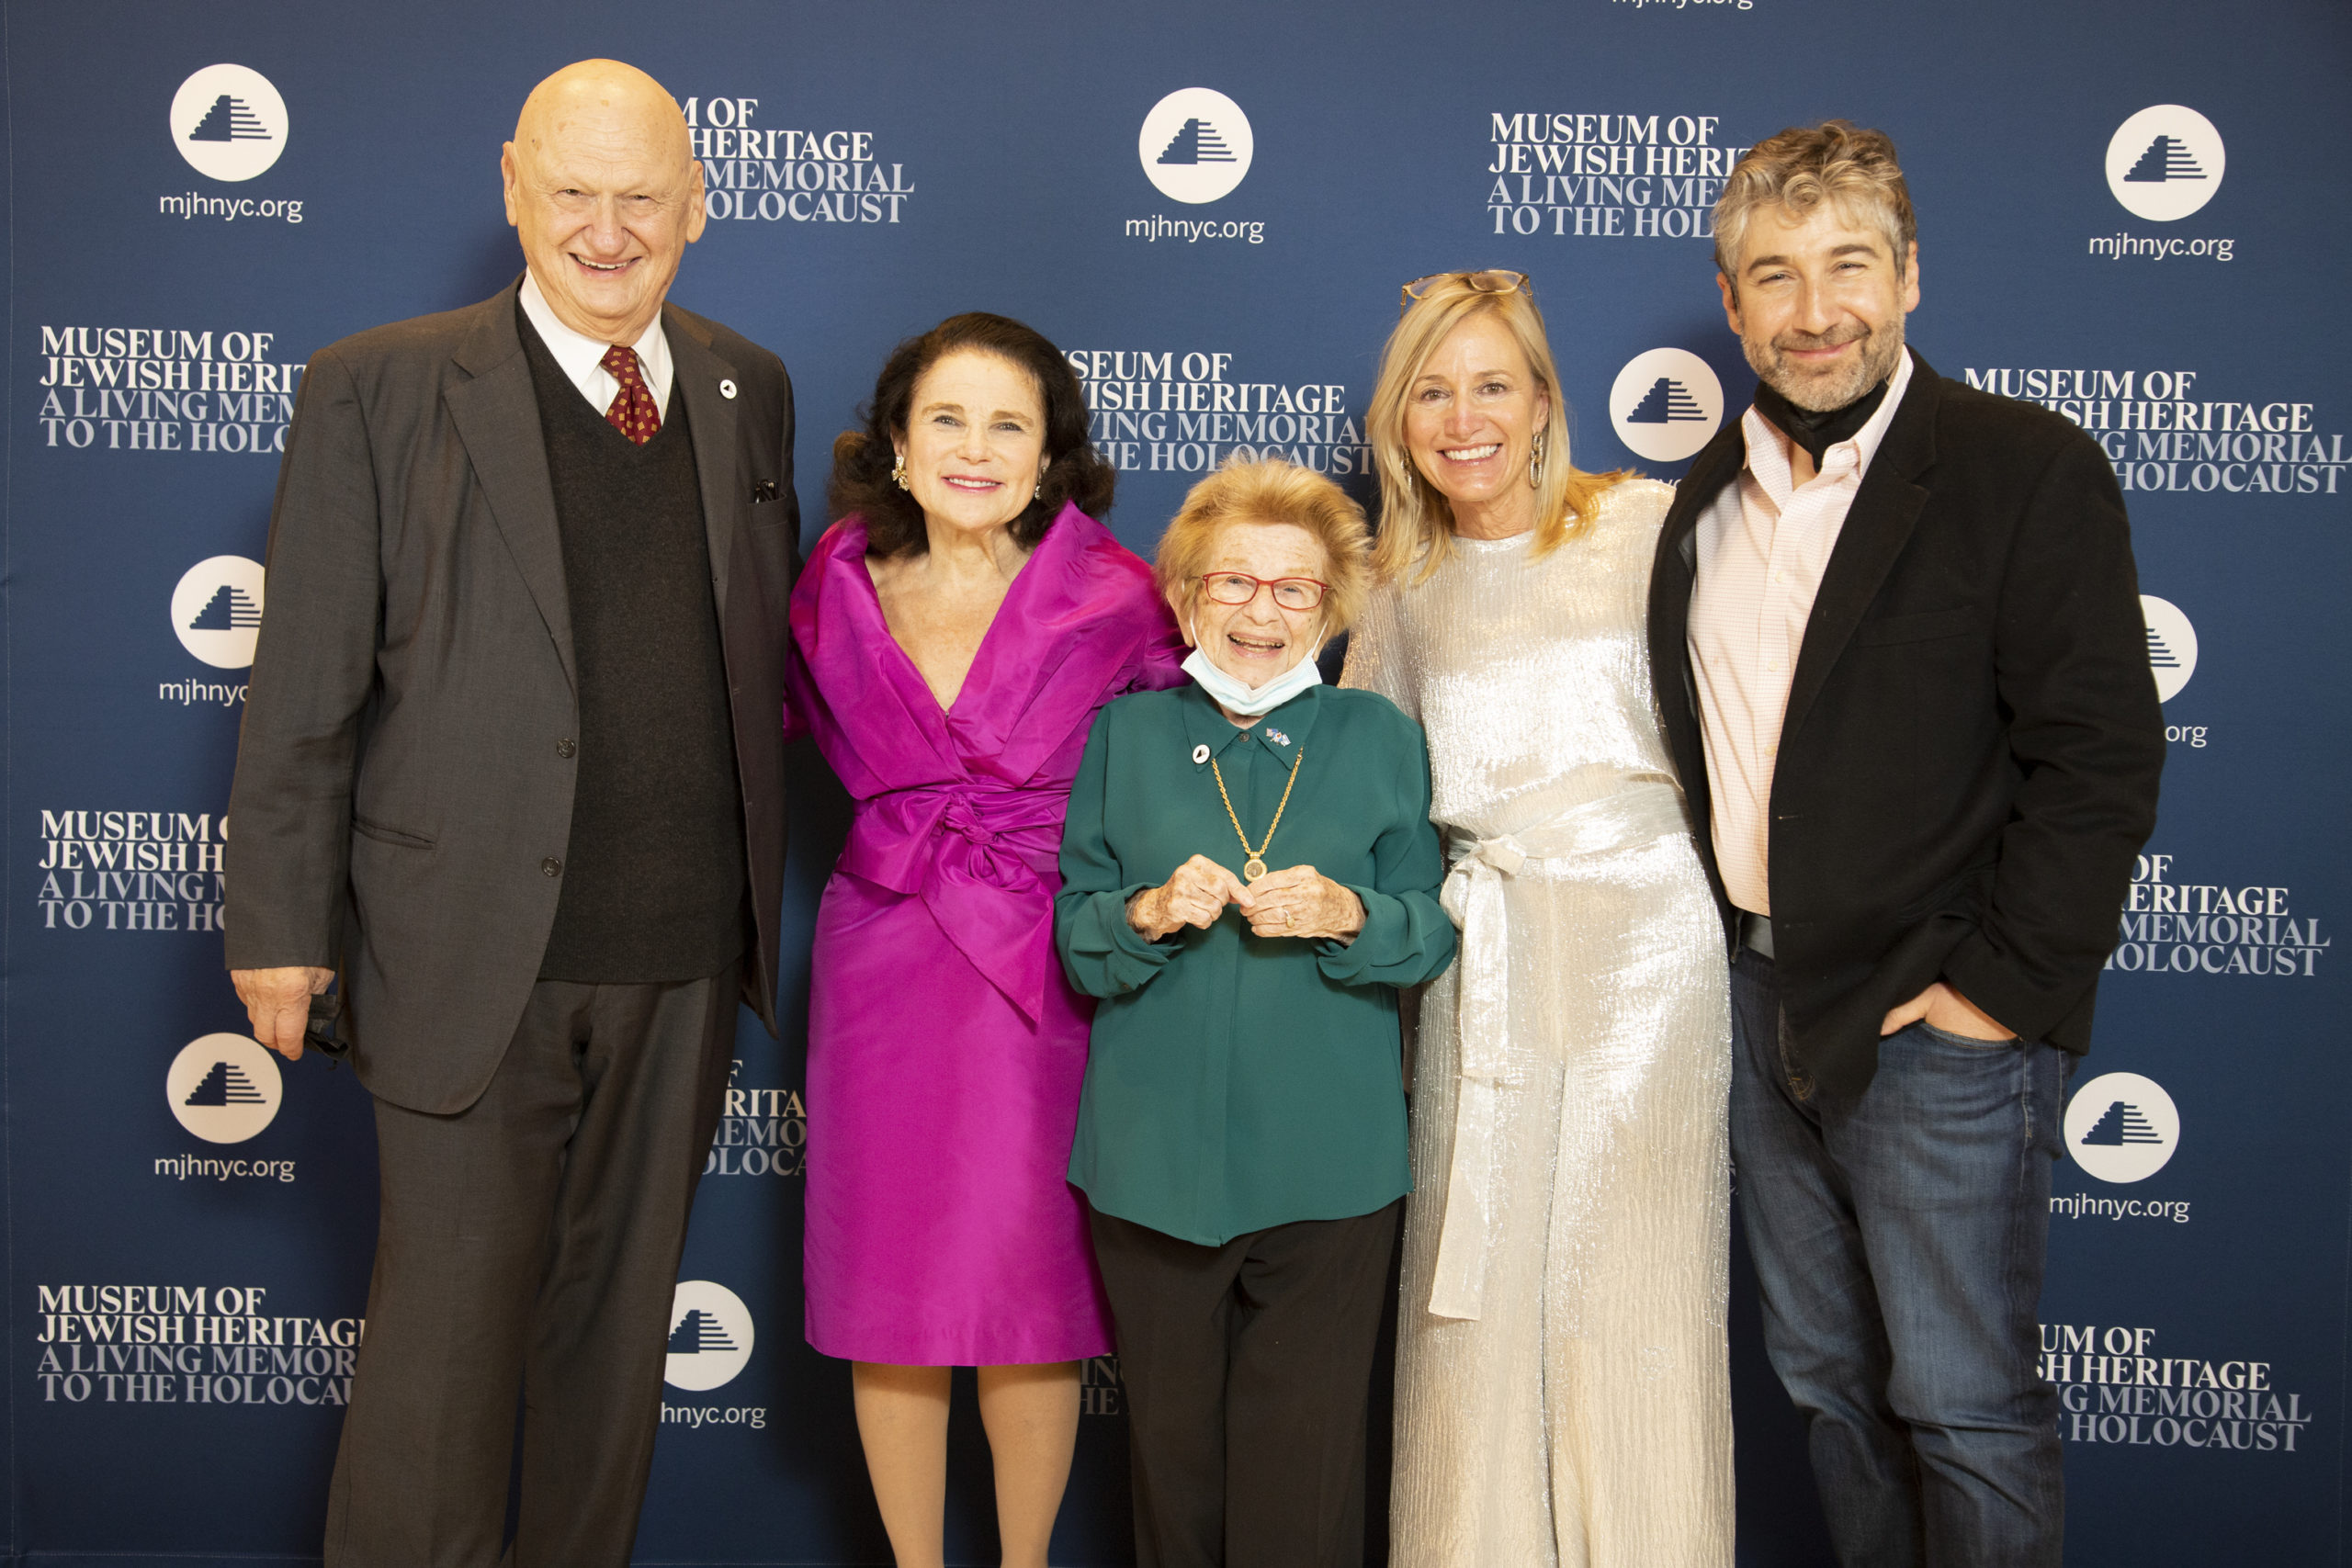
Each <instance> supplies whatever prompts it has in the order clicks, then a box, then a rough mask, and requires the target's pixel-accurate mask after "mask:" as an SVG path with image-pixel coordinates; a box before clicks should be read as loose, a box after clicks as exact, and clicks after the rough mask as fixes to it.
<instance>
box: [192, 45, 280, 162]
mask: <svg viewBox="0 0 2352 1568" xmlns="http://www.w3.org/2000/svg"><path fill="white" fill-rule="evenodd" d="M171 120H172V145H174V146H175V147H177V148H178V149H179V152H180V156H181V157H183V158H185V159H187V162H188V166H189V167H190V168H193V169H194V170H196V172H197V173H198V174H200V175H205V176H206V177H207V178H209V179H216V180H228V181H236V180H249V179H252V178H253V177H254V175H258V174H261V173H262V172H263V171H265V170H266V169H267V168H269V166H270V165H271V164H275V163H277V159H278V154H280V153H282V152H285V151H286V130H287V122H286V100H285V99H284V98H282V97H280V96H278V94H277V88H276V87H275V86H273V85H271V84H270V80H269V78H268V77H266V76H265V75H263V74H262V73H260V72H258V71H255V70H254V69H253V68H252V67H251V66H249V65H208V66H206V67H205V68H204V69H203V70H201V71H199V72H198V73H196V74H195V75H193V76H190V77H189V78H188V79H187V81H185V82H183V83H181V84H180V87H179V91H178V92H176V93H175V94H173V95H172V116H171Z"/></svg>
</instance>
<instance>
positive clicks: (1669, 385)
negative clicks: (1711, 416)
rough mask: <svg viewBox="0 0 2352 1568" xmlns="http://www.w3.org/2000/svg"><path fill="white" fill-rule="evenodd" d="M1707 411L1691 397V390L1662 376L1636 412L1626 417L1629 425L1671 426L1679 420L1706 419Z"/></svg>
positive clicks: (1643, 396)
mask: <svg viewBox="0 0 2352 1568" xmlns="http://www.w3.org/2000/svg"><path fill="white" fill-rule="evenodd" d="M1706 417H1707V411H1706V410H1704V409H1702V408H1701V407H1700V406H1699V400H1698V399H1696V398H1694V397H1692V396H1691V389H1690V388H1688V387H1686V386H1684V385H1683V384H1682V383H1681V382H1679V381H1678V380H1676V379H1675V378H1673V377H1671V376H1661V377H1659V378H1657V380H1655V381H1653V382H1651V383H1650V389H1649V390H1648V391H1646V392H1645V393H1643V394H1642V400H1641V401H1640V402H1638V403H1635V404H1634V412H1631V413H1629V414H1627V415H1626V416H1625V423H1627V424H1671V423H1674V422H1675V421H1676V420H1678V419H1704V418H1706Z"/></svg>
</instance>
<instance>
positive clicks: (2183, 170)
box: [2123, 136, 2205, 185]
mask: <svg viewBox="0 0 2352 1568" xmlns="http://www.w3.org/2000/svg"><path fill="white" fill-rule="evenodd" d="M2123 177H2124V179H2125V180H2127V181H2129V182H2130V183H2131V184H2133V185H2151V184H2154V185H2161V184H2163V183H2164V182H2165V181H2166V180H2201V179H2203V178H2204V177H2205V171H2204V170H2202V169H2200V168H2199V167H2198V166H2197V160H2196V159H2194V158H2192V157H2190V156H2189V155H2188V148H2187V147H2185V146H2183V145H2182V144H2181V143H2180V142H2177V141H2174V140H2173V139H2172V138H2171V137H2169V136H2159V137H2157V138H2156V139H2155V140H2154V141H2151V142H2149V143H2148V150H2147V151H2146V152H2143V153H2141V154H2140V161H2139V162H2138V163H2136V164H2132V165H2131V173H2129V174H2127V175H2124V176H2123Z"/></svg>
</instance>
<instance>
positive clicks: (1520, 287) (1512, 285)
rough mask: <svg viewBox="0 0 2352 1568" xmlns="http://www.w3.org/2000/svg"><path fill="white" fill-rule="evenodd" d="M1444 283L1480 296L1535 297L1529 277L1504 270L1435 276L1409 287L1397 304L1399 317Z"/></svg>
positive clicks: (1415, 280)
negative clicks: (1528, 283)
mask: <svg viewBox="0 0 2352 1568" xmlns="http://www.w3.org/2000/svg"><path fill="white" fill-rule="evenodd" d="M1441 283H1459V284H1461V285H1462V286H1463V287H1464V288H1467V289H1469V290H1471V291H1472V292H1473V293H1476V294H1532V293H1533V292H1534V290H1533V289H1532V288H1528V286H1527V274H1525V273H1523V272H1509V271H1505V270H1503V269H1500V268H1494V269H1490V270H1488V271H1486V272H1433V273H1430V275H1429V276H1427V277H1417V278H1415V279H1413V281H1412V282H1410V283H1408V284H1407V285H1405V287H1404V289H1403V292H1402V293H1401V295H1400V296H1399V297H1398V299H1397V314H1398V315H1400V316H1401V315H1403V314H1404V313H1405V312H1406V311H1408V310H1411V309H1412V308H1413V301H1414V300H1416V299H1421V298H1423V297H1424V296H1426V295H1427V294H1428V293H1429V291H1430V289H1432V288H1436V287H1437V286H1438V285H1439V284H1441Z"/></svg>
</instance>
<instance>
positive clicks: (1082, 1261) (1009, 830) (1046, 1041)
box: [786, 507, 1184, 1366]
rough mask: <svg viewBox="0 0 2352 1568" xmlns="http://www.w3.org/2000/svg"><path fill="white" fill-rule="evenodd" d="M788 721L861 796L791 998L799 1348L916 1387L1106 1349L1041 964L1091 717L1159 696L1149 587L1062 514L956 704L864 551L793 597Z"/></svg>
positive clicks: (1075, 1016) (1060, 1054) (1051, 989)
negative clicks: (904, 626) (953, 1374)
mask: <svg viewBox="0 0 2352 1568" xmlns="http://www.w3.org/2000/svg"><path fill="white" fill-rule="evenodd" d="M792 640H793V654H794V657H793V658H792V659H791V660H789V663H788V668H787V674H786V681H787V682H788V686H787V691H788V709H789V712H788V716H787V723H788V725H789V726H790V727H791V728H795V729H799V728H806V729H808V730H809V731H810V732H812V733H813V734H814V735H815V738H816V741H817V746H818V749H819V750H821V751H822V752H823V753H824V755H825V760H826V761H829V762H831V764H832V766H833V771H834V772H835V773H838V774H839V775H840V776H841V780H842V784H844V785H845V786H846V787H847V788H848V790H849V793H850V794H851V795H852V796H854V798H855V801H856V814H855V817H854V819H853V821H852V822H851V824H850V830H849V840H848V843H847V844H846V845H845V846H844V847H843V849H842V857H841V861H840V863H839V864H838V866H837V867H836V868H835V870H834V872H833V875H832V879H831V881H830V882H828V883H827V884H826V885H825V894H824V900H823V902H822V903H821V904H820V906H819V908H818V911H817V935H816V951H815V953H814V956H813V959H812V963H811V973H810V979H809V1097H808V1107H809V1162H808V1193H809V1199H808V1201H809V1211H808V1213H809V1224H808V1234H807V1241H806V1244H805V1247H804V1255H803V1256H804V1279H805V1283H806V1294H807V1301H808V1335H809V1344H811V1345H813V1346H814V1347H816V1348H818V1349H819V1350H820V1351H822V1352H823V1353H824V1354H826V1355H828V1356H839V1357H842V1358H845V1359H853V1360H860V1361H883V1362H891V1363H897V1364H900V1365H908V1366H998V1365H1003V1364H1007V1363H1012V1362H1030V1361H1068V1360H1075V1359H1079V1358H1080V1357H1084V1356H1099V1355H1102V1354H1104V1353H1105V1352H1107V1351H1109V1350H1110V1348H1111V1343H1112V1339H1111V1317H1110V1312H1109V1309H1108V1306H1107V1305H1106V1303H1104V1301H1103V1287H1102V1284H1101V1282H1100V1280H1098V1279H1097V1277H1096V1274H1095V1271H1094V1258H1093V1251H1092V1248H1091V1247H1090V1245H1089V1244H1088V1241H1087V1233H1086V1216H1085V1210H1084V1208H1083V1207H1082V1204H1081V1200H1080V1196H1079V1194H1078V1192H1077V1190H1075V1189H1074V1188H1072V1187H1071V1186H1070V1185H1069V1182H1068V1181H1066V1180H1065V1179H1064V1172H1065V1171H1066V1170H1067V1168H1068V1167H1069V1149H1070V1139H1071V1135H1072V1133H1073V1130H1074V1128H1075V1126H1076V1124H1077V1120H1078V1099H1079V1089H1080V1083H1081V1080H1082V1079H1083V1078H1084V1077H1085V1072H1086V1040H1087V1029H1088V1025H1089V1023H1090V1021H1091V1012H1092V1004H1091V1003H1090V1002H1089V1001H1087V1000H1086V998H1082V997H1080V995H1079V994H1078V993H1077V992H1075V991H1073V990H1071V989H1070V987H1069V983H1068V982H1067V981H1065V980H1064V979H1063V978H1062V973H1061V966H1060V964H1058V963H1057V962H1056V960H1055V957H1054V942H1053V895H1054V891H1055V889H1056V887H1057V886H1058V885H1059V880H1060V879H1059V875H1058V873H1057V855H1058V852H1059V851H1060V848H1061V834H1062V817H1063V814H1064V812H1065V811H1066V810H1067V809H1068V807H1069V786H1070V780H1071V778H1072V777H1073V775H1075V774H1076V773H1077V772H1078V764H1079V759H1080V755H1081V754H1082V753H1083V751H1084V750H1085V748H1086V737H1087V731H1088V730H1089V729H1090V728H1091V727H1092V725H1093V722H1094V715H1095V711H1096V710H1097V709H1099V708H1100V707H1102V705H1103V704H1104V703H1107V702H1109V701H1110V700H1111V699H1112V698H1113V697H1115V696H1118V695H1120V694H1123V693H1125V692H1131V691H1136V690H1141V689H1146V688H1152V689H1157V688H1159V687H1165V686H1172V685H1175V684H1177V683H1178V682H1180V681H1182V678H1183V677H1182V673H1181V671H1180V670H1179V668H1178V666H1179V664H1180V663H1181V662H1182V658H1183V655H1184V647H1183V644H1182V641H1181V640H1180V639H1179V638H1178V637H1177V634H1176V629H1175V626H1174V624H1173V623H1172V621H1171V620H1170V616H1169V614H1168V610H1167V607H1166V605H1165V604H1162V603H1161V602H1160V600H1159V595H1158V594H1157V593H1155V592H1153V591H1152V585H1151V571H1150V569H1149V568H1148V567H1147V566H1146V565H1145V564H1144V563H1143V562H1142V561H1141V560H1138V559H1137V558H1136V557H1135V556H1134V555H1133V554H1131V553H1130V552H1129V551H1128V550H1127V549H1126V548H1125V547H1124V546H1122V545H1121V544H1120V543H1119V542H1118V541H1117V540H1116V539H1114V538H1113V537H1112V536H1111V534H1110V531H1109V530H1108V529H1106V528H1104V527H1103V525H1101V524H1099V523H1097V522H1095V521H1094V520H1093V519H1092V518H1090V517H1088V516H1086V515H1085V514H1084V513H1081V512H1080V511H1079V510H1078V509H1077V508H1075V507H1064V508H1063V509H1062V512H1061V514H1060V515H1059V516H1057V518H1055V519H1054V523H1053V525H1052V527H1051V528H1049V529H1048V530H1047V531H1046V536H1045V539H1044V540H1043V541H1042V542H1041V543H1040V544H1039V545H1038V547H1037V548H1036V550H1035V552H1034V553H1032V555H1031V556H1030V558H1029V560H1028V563H1027V564H1026V565H1024V566H1023V568H1022V569H1021V573H1020V575H1019V576H1018V577H1016V578H1014V579H1013V581H1012V588H1011V590H1010V591H1009V592H1007V593H1006V595H1005V599H1004V604H1003V606H1002V608H1001V609H1000V610H999V611H998V612H997V616H996V620H995V622H994V624H993V625H991V626H989V632H988V636H987V637H985V638H984V639H983V640H982V641H981V643H980V648H979V652H978V656H977V657H976V658H975V659H974V660H973V661H972V669H971V673H970V674H969V675H968V676H967V677H966V679H965V682H964V689H963V690H962V692H960V693H958V694H957V695H956V704H955V706H954V707H953V708H951V709H949V710H947V711H946V712H944V713H943V712H942V711H941V710H940V706H939V703H938V700H937V699H936V698H935V697H933V695H932V694H931V688H930V687H928V686H927V685H925V684H924V683H923V679H922V673H921V671H917V670H916V668H915V666H914V661H913V660H910V659H909V658H908V657H907V654H906V651H905V649H901V648H900V647H899V645H898V643H897V642H896V641H895V640H894V639H893V638H892V637H891V636H890V630H889V627H888V625H887V624H886V623H885V622H884V620H883V618H882V606H881V603H880V601H879V600H878V599H876V596H875V592H874V581H873V579H872V578H871V577H870V576H869V575H867V572H866V569H865V525H863V524H862V523H861V522H860V521H859V520H858V519H857V518H855V517H849V518H844V519H843V520H842V521H841V522H840V523H837V524H835V525H833V526H832V527H831V528H830V529H828V530H827V531H826V533H825V536H824V537H823V538H822V539H820V540H819V541H818V544H817V548H816V552H815V554H814V555H813V556H812V558H810V560H809V564H808V567H807V569H806V570H804V571H803V572H802V574H801V578H800V581H799V583H798V585H797V586H796V587H795V589H794V590H793V594H792Z"/></svg>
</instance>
